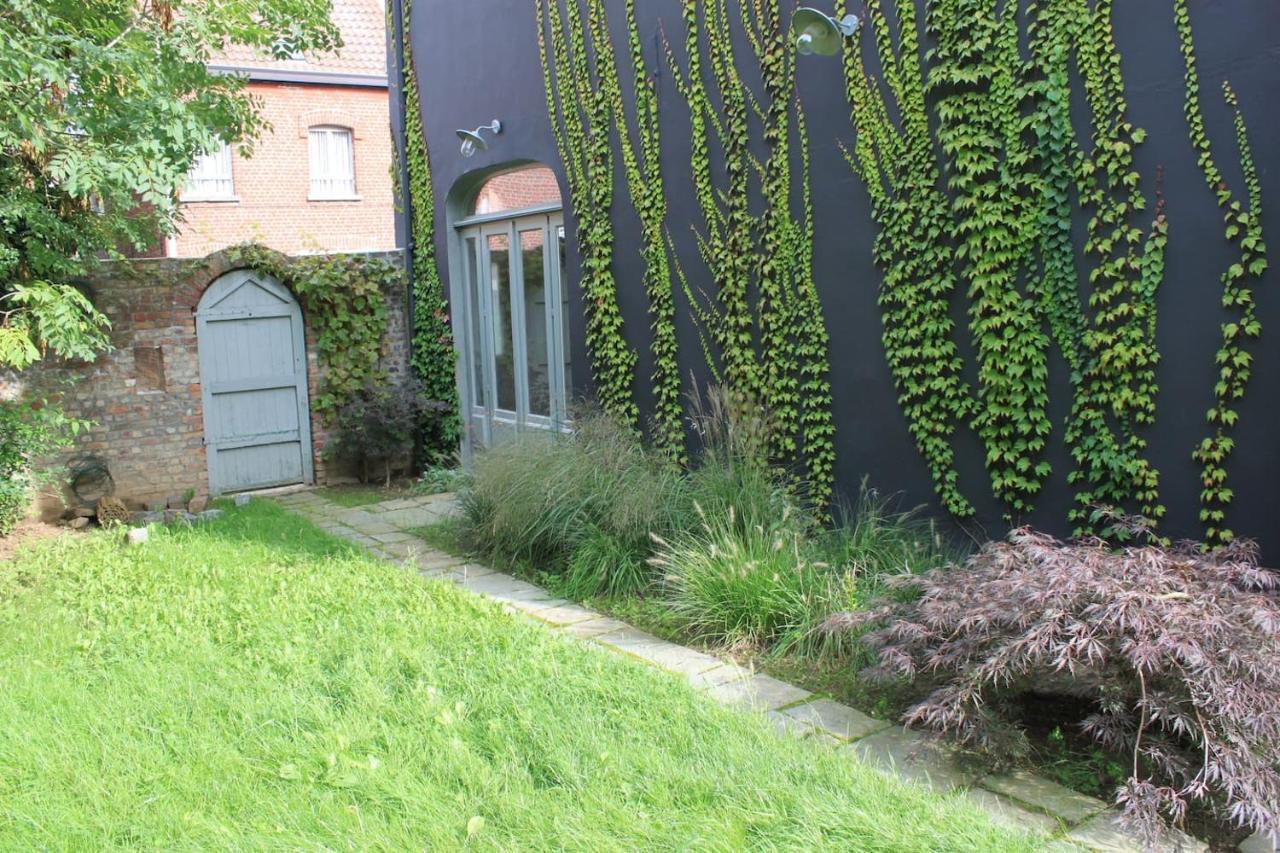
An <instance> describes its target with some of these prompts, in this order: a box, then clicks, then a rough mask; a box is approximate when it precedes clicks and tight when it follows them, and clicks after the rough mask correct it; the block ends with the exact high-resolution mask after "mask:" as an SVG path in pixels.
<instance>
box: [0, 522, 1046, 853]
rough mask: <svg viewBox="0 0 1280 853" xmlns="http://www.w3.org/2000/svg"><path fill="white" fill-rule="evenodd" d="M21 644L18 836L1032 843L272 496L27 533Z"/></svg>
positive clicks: (15, 701)
mask: <svg viewBox="0 0 1280 853" xmlns="http://www.w3.org/2000/svg"><path fill="white" fill-rule="evenodd" d="M0 660H4V662H5V682H4V690H3V691H0V778H3V779H4V780H5V785H6V791H5V800H4V816H3V818H2V819H0V847H2V848H4V849H7V850H28V849H38V848H42V847H48V846H50V841H51V837H52V835H53V834H56V836H57V841H58V842H59V843H61V844H62V845H63V846H66V847H75V848H94V847H102V846H104V840H105V841H106V844H107V845H114V846H117V847H134V848H145V849H154V850H174V849H208V848H234V849H246V848H262V847H274V848H288V849H298V848H315V847H324V848H344V847H352V846H360V847H368V848H376V849H383V850H405V849H429V850H456V849H460V848H474V849H501V850H520V849H529V848H554V849H562V848H563V849H583V850H638V849H664V850H665V849H689V848H699V847H703V848H705V847H707V846H709V845H708V840H714V845H715V846H719V847H721V848H724V849H744V848H750V847H752V846H761V845H762V844H769V845H772V846H776V847H777V848H780V849H789V850H816V849H844V850H849V849H864V848H866V847H874V848H877V849H885V850H888V849H893V850H955V849H959V850H986V851H1014V850H1031V849H1033V846H1034V845H1033V843H1032V842H1031V841H1030V840H1023V839H1019V838H1018V837H1017V836H1016V835H1014V834H1013V833H1009V832H1007V831H1004V830H1000V829H997V828H995V827H994V826H993V825H992V824H991V822H990V821H988V820H987V818H985V817H984V816H983V815H982V813H981V812H980V810H978V809H977V808H976V807H973V806H971V805H968V804H966V803H965V802H963V801H962V800H960V799H957V798H947V797H940V796H937V795H935V794H933V793H931V792H928V791H926V790H925V789H923V788H921V787H919V786H912V785H907V784H904V783H902V782H899V781H897V780H895V779H893V778H891V777H890V776H888V775H886V774H883V773H880V772H878V771H876V770H874V769H872V768H869V767H866V766H864V765H862V764H860V763H859V762H855V761H850V760H849V756H848V755H847V754H843V753H842V751H840V750H834V749H831V748H830V747H827V746H825V745H822V744H816V743H813V742H812V741H805V740H797V739H787V740H782V739H779V738H778V736H777V734H776V732H775V731H774V730H773V728H772V727H771V726H770V725H768V724H767V723H766V722H764V721H762V720H758V719H755V718H753V717H752V716H751V715H746V714H741V713H738V712H736V711H732V710H729V709H725V708H718V707H716V706H715V705H714V703H710V702H707V701H706V700H705V698H703V697H700V696H698V695H697V694H696V693H695V692H694V691H692V690H691V689H689V688H688V687H686V686H684V685H682V684H680V683H679V682H678V680H677V679H675V678H672V677H670V676H669V675H666V674H664V673H660V672H656V671H654V670H653V669H652V668H650V667H646V666H643V665H640V664H638V663H636V662H634V661H628V660H627V659H625V657H623V656H619V655H613V654H609V653H606V652H603V651H601V650H599V649H594V648H591V647H590V646H588V645H586V644H579V643H571V642H565V641H564V640H563V639H561V638H559V637H556V636H553V635H552V634H550V633H549V632H548V631H546V630H545V629H544V628H543V627H541V626H538V625H534V624H531V623H530V622H528V620H520V619H511V618H509V617H507V616H506V615H504V614H503V613H502V612H500V610H499V609H498V608H497V607H496V606H494V605H491V604H486V603H484V602H482V601H480V600H478V599H477V598H476V597H475V596H473V595H470V594H467V593H466V592H464V591H462V590H457V589H453V588H451V587H450V586H449V585H447V584H445V583H442V582H425V581H423V580H422V579H421V578H419V577H417V576H415V575H414V573H413V572H409V571H405V570H404V569H403V568H401V567H400V566H393V565H389V564H387V563H383V562H380V561H378V560H375V559H373V558H371V557H369V556H365V555H362V554H360V553H359V552H358V550H357V549H356V548H354V547H353V546H351V545H349V544H346V543H342V542H340V541H338V540H336V539H334V538H332V537H329V536H327V535H325V534H324V533H322V532H321V531H319V530H317V529H316V528H315V527H314V526H312V525H310V524H307V523H306V522H304V521H302V520H300V519H298V518H296V517H292V516H289V515H288V514H286V513H285V512H284V511H282V510H281V509H280V508H279V507H277V506H274V505H273V504H272V503H271V502H269V501H254V502H253V503H252V504H250V505H249V506H247V507H243V508H235V509H229V510H228V512H227V515H226V516H224V517H223V518H222V519H219V520H218V521H216V522H212V523H210V524H207V525H200V526H199V527H197V528H192V529H185V530H183V529H160V530H156V531H153V533H152V536H151V541H150V542H148V543H147V545H146V546H145V547H143V548H136V549H128V550H123V549H121V548H120V547H119V545H118V541H117V539H116V538H115V537H114V536H111V535H106V534H102V535H92V536H84V537H62V539H61V540H60V541H57V542H52V543H46V544H42V545H40V546H39V547H38V548H35V549H31V550H29V551H27V552H26V554H25V555H24V557H23V559H21V560H20V561H18V562H16V563H14V564H12V566H10V565H6V566H5V571H3V572H0ZM108 721H109V724H108ZM158 732H163V733H164V734H163V736H159V735H158V734H157V733H158ZM179 768H180V769H179ZM104 779H110V780H113V783H112V784H103V781H102V780H104ZM727 780H732V784H727ZM197 815H198V818H197V817H196V816H197ZM477 816H481V817H483V818H484V824H483V826H482V827H480V828H479V829H477V828H476V826H477V823H478V822H477V821H475V818H476V817H477ZM468 826H470V827H471V828H472V834H471V835H470V836H469V835H468ZM51 828H54V829H51ZM762 840H763V841H762Z"/></svg>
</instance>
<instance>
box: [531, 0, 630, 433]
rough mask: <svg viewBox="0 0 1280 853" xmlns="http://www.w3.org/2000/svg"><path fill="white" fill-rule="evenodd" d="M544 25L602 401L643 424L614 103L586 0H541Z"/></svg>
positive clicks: (547, 71)
mask: <svg viewBox="0 0 1280 853" xmlns="http://www.w3.org/2000/svg"><path fill="white" fill-rule="evenodd" d="M537 21H538V54H539V57H540V59H541V62H542V75H543V85H544V88H545V90H546V98H547V114H548V116H549V117H550V119H551V124H552V127H553V128H554V129H555V136H556V146H557V148H558V150H559V154H560V160H561V163H562V164H563V165H564V170H565V176H566V179H567V181H568V184H569V199H570V205H571V207H572V208H573V213H574V216H575V218H576V220H577V226H578V251H579V254H580V256H581V266H582V281H581V287H582V292H583V294H584V295H585V298H586V316H587V329H586V345H587V350H588V352H589V353H590V354H591V365H592V376H593V378H594V379H595V384H596V397H597V398H598V400H599V401H600V405H601V407H602V408H603V409H604V410H605V411H606V412H608V413H609V414H611V415H613V416H614V417H616V418H618V419H619V420H621V421H623V422H624V423H627V424H631V425H633V426H638V424H639V420H640V412H639V409H638V408H637V406H636V403H635V400H634V398H633V396H632V393H631V384H632V381H633V380H634V378H635V368H636V361H637V359H636V353H635V351H634V350H633V349H632V348H631V346H630V345H629V344H628V343H627V341H626V338H625V337H624V336H623V323H622V313H621V312H620V311H619V309H618V298H617V292H616V285H615V282H614V277H613V267H612V265H613V223H612V221H611V219H610V215H609V213H610V206H611V204H612V202H613V146H612V142H611V136H612V131H613V122H614V118H615V115H614V101H613V99H612V98H611V97H610V92H609V91H608V88H607V87H605V86H602V85H601V83H600V80H601V75H600V67H601V62H600V58H599V57H593V56H591V55H589V54H588V50H587V34H586V30H584V28H583V21H582V12H581V10H580V9H579V7H578V0H569V2H568V3H567V4H566V6H565V10H564V12H563V13H562V12H561V9H560V6H559V4H558V2H557V0H545V2H544V0H538V2H537ZM548 32H549V33H550V44H549V45H548V36H547V33H548Z"/></svg>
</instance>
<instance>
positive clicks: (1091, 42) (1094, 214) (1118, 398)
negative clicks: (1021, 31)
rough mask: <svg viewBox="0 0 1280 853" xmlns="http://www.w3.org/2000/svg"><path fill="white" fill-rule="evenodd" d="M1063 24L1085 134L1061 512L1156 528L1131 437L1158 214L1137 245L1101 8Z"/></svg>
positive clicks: (1135, 434) (1140, 402)
mask: <svg viewBox="0 0 1280 853" xmlns="http://www.w3.org/2000/svg"><path fill="white" fill-rule="evenodd" d="M1060 14H1064V15H1073V16H1074V17H1075V19H1076V21H1077V22H1078V29H1077V31H1076V34H1075V35H1076V39H1075V40H1076V51H1075V56H1076V63H1077V65H1078V67H1079V68H1080V71H1081V76H1082V77H1083V79H1084V88H1085V94H1086V100H1087V102H1088V105H1089V113H1090V120H1091V126H1092V139H1091V142H1092V145H1091V149H1090V152H1089V154H1088V156H1086V157H1083V158H1081V159H1080V161H1079V164H1078V169H1077V178H1076V186H1077V192H1078V193H1079V196H1080V204H1081V207H1082V208H1083V209H1084V210H1085V212H1086V213H1087V214H1088V215H1089V228H1088V234H1087V237H1086V240H1085V246H1084V248H1085V252H1086V254H1087V255H1088V256H1089V258H1090V260H1091V262H1092V264H1093V268H1092V269H1091V270H1090V271H1089V275H1088V282H1089V292H1088V293H1089V295H1088V305H1089V309H1090V311H1089V322H1088V324H1087V326H1086V330H1085V333H1084V336H1083V338H1082V343H1083V347H1084V354H1085V359H1084V369H1083V372H1082V377H1081V382H1080V383H1079V386H1078V388H1077V391H1076V396H1075V400H1074V402H1073V407H1072V414H1071V416H1070V418H1069V420H1068V429H1067V443H1068V446H1069V447H1070V448H1071V454H1072V458H1073V461H1074V463H1075V467H1074V470H1073V471H1072V472H1071V475H1070V476H1069V478H1068V479H1069V482H1071V483H1073V484H1074V485H1075V486H1076V508H1075V509H1074V510H1073V511H1072V513H1071V518H1072V520H1073V521H1075V523H1076V525H1077V529H1078V530H1079V531H1080V532H1085V531H1093V532H1103V533H1106V532H1108V531H1107V530H1098V529H1097V527H1098V525H1097V519H1098V518H1099V514H1098V512H1097V508H1098V507H1100V506H1106V507H1116V508H1121V509H1126V510H1136V511H1138V512H1140V513H1141V514H1143V515H1144V516H1146V517H1147V518H1149V519H1152V520H1156V519H1159V518H1160V517H1161V516H1162V515H1163V514H1164V507H1163V506H1161V505H1160V503H1159V494H1158V490H1159V474H1158V472H1157V471H1156V470H1155V468H1154V467H1153V466H1152V465H1151V464H1150V462H1149V461H1148V460H1147V459H1146V457H1145V450H1146V441H1145V440H1144V439H1143V438H1142V436H1141V434H1140V432H1139V430H1140V429H1141V428H1143V427H1147V426H1150V425H1151V424H1152V423H1153V422H1154V420H1155V393H1156V385H1155V366H1156V363H1157V361H1158V359H1159V354H1158V352H1157V350H1156V345H1155V334H1154V330H1155V317H1154V311H1155V290H1156V288H1157V286H1158V284H1159V281H1158V280H1156V279H1155V278H1154V276H1153V274H1152V271H1156V270H1162V269H1163V263H1164V261H1163V250H1164V245H1165V240H1166V236H1165V234H1166V228H1165V224H1164V220H1163V211H1161V212H1160V215H1159V217H1158V218H1157V221H1156V222H1155V224H1154V225H1153V226H1152V229H1151V231H1150V235H1149V237H1148V238H1146V239H1145V240H1144V238H1143V233H1142V229H1141V228H1139V227H1137V226H1135V225H1134V224H1133V223H1132V219H1133V217H1134V215H1135V214H1136V213H1137V212H1139V211H1141V210H1143V209H1144V207H1145V201H1144V199H1143V196H1142V193H1141V191H1140V189H1139V181H1140V176H1139V174H1138V172H1137V171H1136V169H1135V168H1134V165H1133V149H1134V147H1135V146H1136V145H1139V144H1141V143H1142V141H1143V139H1144V138H1145V135H1146V134H1145V131H1143V130H1141V129H1140V128H1136V127H1134V126H1133V125H1132V124H1131V123H1130V122H1129V121H1128V120H1127V118H1126V111H1127V105H1126V102H1125V97H1124V80H1123V77H1122V76H1121V74H1120V57H1119V52H1118V51H1117V49H1116V46H1115V41H1114V38H1113V36H1112V30H1111V3H1110V2H1109V0H1097V2H1096V3H1095V4H1094V5H1093V7H1092V8H1090V7H1089V6H1088V4H1087V2H1086V0H1071V2H1067V3H1064V4H1063V7H1062V8H1061V10H1060Z"/></svg>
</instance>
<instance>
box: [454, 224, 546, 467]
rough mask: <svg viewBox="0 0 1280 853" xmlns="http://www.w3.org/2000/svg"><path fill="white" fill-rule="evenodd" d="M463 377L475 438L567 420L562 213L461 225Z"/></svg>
mask: <svg viewBox="0 0 1280 853" xmlns="http://www.w3.org/2000/svg"><path fill="white" fill-rule="evenodd" d="M459 236H460V238H461V245H462V247H463V253H464V255H465V257H464V259H463V264H462V271H463V275H464V277H465V279H466V281H465V282H464V287H463V294H464V304H463V306H462V308H463V310H464V312H465V314H466V317H465V319H464V322H463V323H460V324H459V325H460V326H461V328H463V329H465V334H466V338H467V339H466V341H465V342H464V358H463V362H464V365H463V367H464V369H463V380H464V382H466V384H467V386H468V388H467V389H466V391H467V393H466V394H465V395H464V397H465V398H467V399H468V402H469V406H470V413H471V436H472V439H473V440H474V441H478V442H480V443H481V444H492V443H494V442H498V441H501V440H503V438H504V437H507V436H509V435H511V434H513V433H515V432H517V431H520V430H523V429H529V428H534V429H560V428H562V427H563V426H564V424H565V423H566V422H567V420H568V417H567V406H566V400H567V388H568V384H569V369H568V361H569V348H568V340H567V334H566V331H567V330H566V322H565V321H566V318H565V307H566V306H565V288H564V280H563V266H564V264H563V259H564V224H563V219H562V217H561V214H559V213H553V214H537V215H532V216H521V217H517V218H513V219H504V220H499V221H489V222H485V223H483V224H477V225H472V226H468V227H465V228H463V229H461V231H460V233H459Z"/></svg>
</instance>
